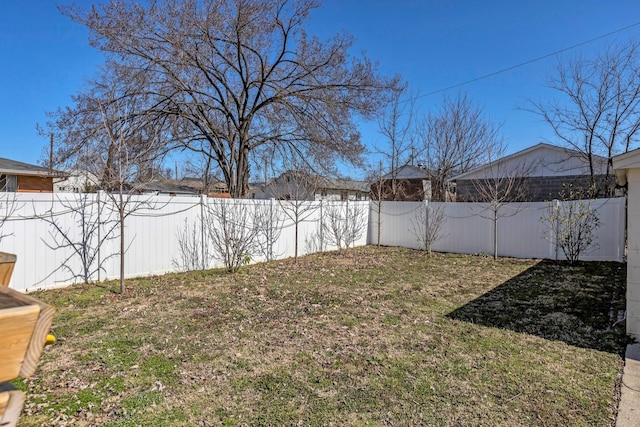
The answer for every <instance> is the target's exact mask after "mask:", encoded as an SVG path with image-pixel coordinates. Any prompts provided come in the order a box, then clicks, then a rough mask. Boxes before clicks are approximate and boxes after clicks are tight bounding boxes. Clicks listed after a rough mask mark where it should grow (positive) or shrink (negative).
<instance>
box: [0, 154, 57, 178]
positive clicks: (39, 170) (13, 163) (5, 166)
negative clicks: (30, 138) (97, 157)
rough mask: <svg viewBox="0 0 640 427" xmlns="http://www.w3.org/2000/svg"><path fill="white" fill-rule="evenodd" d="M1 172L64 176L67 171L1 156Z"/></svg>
mask: <svg viewBox="0 0 640 427" xmlns="http://www.w3.org/2000/svg"><path fill="white" fill-rule="evenodd" d="M0 174H6V175H30V176H42V177H47V178H48V177H64V176H67V173H66V172H62V171H58V170H55V169H54V170H49V168H45V167H42V166H36V165H31V164H29V163H23V162H19V161H17V160H11V159H5V158H3V157H0Z"/></svg>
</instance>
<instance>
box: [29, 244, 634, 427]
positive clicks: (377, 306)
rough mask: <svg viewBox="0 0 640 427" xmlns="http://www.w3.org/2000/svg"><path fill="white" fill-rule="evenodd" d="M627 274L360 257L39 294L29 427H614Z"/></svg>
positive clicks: (467, 259) (385, 254) (400, 255)
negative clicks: (40, 334) (45, 315)
mask: <svg viewBox="0 0 640 427" xmlns="http://www.w3.org/2000/svg"><path fill="white" fill-rule="evenodd" d="M622 267H623V266H621V265H619V264H614V263H590V264H580V265H578V266H575V267H569V266H566V265H564V264H555V263H550V262H543V263H539V262H537V261H532V260H513V259H501V260H498V261H494V260H492V259H488V258H483V257H477V256H475V257H474V256H461V255H442V254H436V255H435V256H432V257H427V256H425V254H423V253H421V252H416V251H411V250H405V249H397V248H382V249H380V248H375V247H365V248H359V249H356V250H353V251H351V252H349V253H347V254H346V255H337V254H333V253H330V254H320V255H313V256H308V257H304V258H301V259H300V262H299V263H298V264H294V263H293V262H292V261H291V260H285V261H280V262H274V263H270V264H260V265H254V266H250V267H247V268H245V269H244V270H242V271H241V272H240V273H238V274H236V275H235V276H230V275H227V274H224V273H222V272H220V271H209V272H195V273H187V274H175V275H166V276H160V277H151V278H145V279H138V280H131V281H130V282H129V285H128V289H129V291H128V293H127V294H126V295H125V296H120V295H117V294H115V293H113V292H112V291H111V290H110V287H112V286H113V287H114V288H115V286H116V285H115V284H107V286H106V288H105V287H98V286H95V285H93V286H74V287H71V288H68V289H62V290H55V291H47V292H43V293H40V294H39V295H38V297H39V298H41V299H43V300H46V301H48V302H50V303H52V304H54V305H55V306H56V307H57V309H58V314H57V317H56V320H55V322H54V333H55V334H56V336H57V337H58V339H59V341H58V343H56V344H55V345H54V346H52V347H50V348H48V349H47V351H46V353H45V356H44V358H43V361H42V364H41V366H40V369H39V371H38V375H37V377H35V378H33V379H30V380H27V381H23V382H21V383H20V384H19V385H20V386H21V387H22V388H23V389H24V390H25V391H27V393H28V395H29V398H28V403H27V405H26V410H25V415H24V417H23V420H22V422H21V425H23V426H29V425H33V426H35V425H38V426H39V425H79V426H90V425H109V426H129V425H130V426H136V425H144V426H149V425H182V426H193V425H196V426H197V425H201V426H209V425H239V426H240V425H363V424H366V425H487V426H489V425H491V426H492V425H507V426H509V425H512V426H516V425H608V424H610V423H611V422H612V419H613V418H614V417H615V407H616V402H615V398H614V396H615V389H616V381H617V376H618V374H619V371H620V369H621V357H620V352H621V351H622V348H623V346H624V342H625V338H624V334H622V333H620V329H619V328H614V329H612V330H609V329H608V327H609V326H610V323H611V322H610V319H609V316H608V313H609V309H610V308H611V307H612V306H613V307H614V309H615V308H618V307H619V306H620V305H621V304H624V301H621V299H620V298H621V297H620V295H624V292H623V287H624V285H623V283H624V268H622ZM614 311H615V310H614Z"/></svg>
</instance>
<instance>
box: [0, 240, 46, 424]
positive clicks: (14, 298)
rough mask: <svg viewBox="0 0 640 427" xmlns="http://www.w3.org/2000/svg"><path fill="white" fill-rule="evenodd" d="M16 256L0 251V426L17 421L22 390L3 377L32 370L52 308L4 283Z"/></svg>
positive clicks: (20, 408)
mask: <svg viewBox="0 0 640 427" xmlns="http://www.w3.org/2000/svg"><path fill="white" fill-rule="evenodd" d="M15 261H16V257H15V255H12V254H7V253H2V252H0V284H2V285H3V286H0V331H2V332H1V333H0V426H3V427H13V426H15V425H16V424H17V423H18V418H19V417H20V412H21V411H22V405H23V404H24V397H25V396H24V393H23V392H21V391H20V390H16V389H15V388H14V387H13V386H12V385H11V384H10V383H8V382H6V381H11V380H14V379H15V378H17V377H30V376H32V375H33V374H34V373H35V370H36V367H37V365H38V362H39V361H40V356H41V355H42V350H43V348H44V346H45V341H46V339H47V334H48V333H49V329H50V328H51V322H52V321H53V315H54V313H55V309H54V308H53V307H51V306H50V305H47V304H45V303H43V302H41V301H39V300H37V299H35V298H32V297H30V296H28V295H24V294H22V293H20V292H18V291H16V290H13V289H10V288H9V287H8V283H9V280H10V279H11V273H12V271H13V265H14V264H15Z"/></svg>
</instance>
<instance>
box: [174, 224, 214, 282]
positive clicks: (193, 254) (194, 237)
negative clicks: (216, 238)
mask: <svg viewBox="0 0 640 427" xmlns="http://www.w3.org/2000/svg"><path fill="white" fill-rule="evenodd" d="M204 221H205V219H204V218H202V217H198V218H197V219H196V221H194V222H192V223H190V222H189V221H188V220H187V219H185V220H184V227H183V228H182V229H181V230H178V232H177V236H176V237H177V239H178V257H177V258H174V259H173V261H172V264H173V266H174V267H176V268H177V269H178V270H180V271H193V270H204V269H206V268H207V265H209V260H210V258H211V255H210V254H209V245H208V244H207V242H206V241H205V237H204V233H203V228H204V227H203V222H204Z"/></svg>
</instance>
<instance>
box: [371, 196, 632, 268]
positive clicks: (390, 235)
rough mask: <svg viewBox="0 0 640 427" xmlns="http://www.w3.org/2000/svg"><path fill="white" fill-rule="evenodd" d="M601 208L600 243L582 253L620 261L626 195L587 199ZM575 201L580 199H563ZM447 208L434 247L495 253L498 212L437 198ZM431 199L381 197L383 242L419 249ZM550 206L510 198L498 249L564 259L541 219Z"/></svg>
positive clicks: (374, 220)
mask: <svg viewBox="0 0 640 427" xmlns="http://www.w3.org/2000/svg"><path fill="white" fill-rule="evenodd" d="M584 202H585V203H589V204H590V205H591V206H592V207H593V208H595V209H596V211H597V215H598V217H599V219H600V227H599V228H598V230H597V232H596V239H595V243H596V244H595V245H594V246H593V248H592V249H590V250H589V251H587V252H586V253H584V254H582V255H581V256H580V259H582V260H586V261H596V260H598V261H619V262H621V261H622V260H623V257H624V246H625V202H626V199H625V198H612V199H597V200H589V201H584ZM560 203H576V202H560ZM430 206H431V207H432V209H442V212H443V214H444V218H443V221H442V236H443V237H442V238H441V239H440V240H438V241H436V242H435V243H434V244H433V246H432V249H433V250H434V251H439V252H455V253H464V254H477V253H486V254H493V242H494V237H493V236H494V229H493V211H492V210H491V208H490V205H488V204H484V203H436V202H431V204H430ZM425 209H427V202H382V203H381V205H380V211H381V215H380V233H379V235H380V244H381V245H386V246H403V247H409V248H418V247H419V246H420V245H419V242H418V239H417V237H416V225H415V223H416V221H418V220H419V218H420V212H421V211H424V210H425ZM548 209H549V204H548V203H544V202H530V203H524V202H523V203H509V204H507V205H504V206H502V207H500V209H499V211H498V221H497V224H498V254H499V255H500V256H508V257H516V258H547V259H565V257H564V254H563V253H562V250H561V249H559V248H556V246H555V245H554V244H553V243H551V242H550V241H549V240H547V239H545V237H544V236H545V235H549V232H550V230H548V229H547V228H548V225H546V224H545V223H544V222H543V221H541V218H542V217H543V216H544V215H545V213H546V212H547V211H548ZM368 243H369V244H377V243H378V204H377V202H371V211H370V215H369V240H368Z"/></svg>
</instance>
